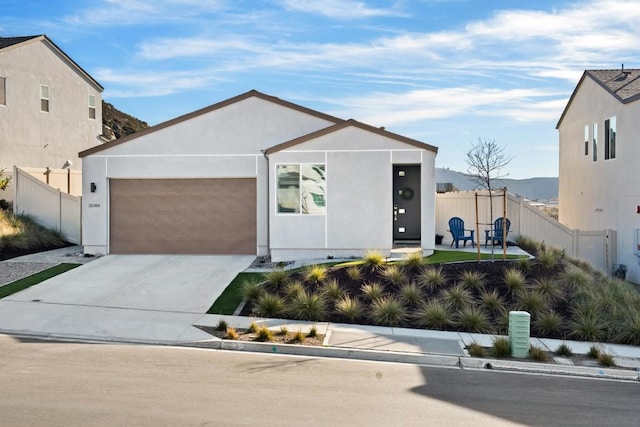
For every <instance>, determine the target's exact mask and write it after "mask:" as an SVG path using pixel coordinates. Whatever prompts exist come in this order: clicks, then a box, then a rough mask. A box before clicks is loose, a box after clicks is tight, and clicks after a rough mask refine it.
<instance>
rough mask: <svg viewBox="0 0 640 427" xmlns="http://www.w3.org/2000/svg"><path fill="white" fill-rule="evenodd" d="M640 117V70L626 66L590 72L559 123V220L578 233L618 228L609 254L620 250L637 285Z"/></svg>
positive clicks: (621, 259) (639, 266)
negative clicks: (579, 231) (625, 67)
mask: <svg viewBox="0 0 640 427" xmlns="http://www.w3.org/2000/svg"><path fill="white" fill-rule="evenodd" d="M639 119H640V69H624V67H623V68H622V69H618V70H588V71H585V72H584V74H583V75H582V78H581V79H580V81H579V82H578V85H577V87H576V88H575V90H574V92H573V94H572V95H571V98H570V99H569V102H568V103H567V106H566V107H565V109H564V111H563V113H562V116H561V117H560V120H559V121H558V125H557V129H558V130H559V135H560V184H559V201H560V212H559V220H560V222H561V223H563V224H564V225H566V226H568V227H570V228H574V229H582V230H615V235H616V238H615V239H610V242H609V245H608V247H607V249H606V250H608V251H615V253H616V255H617V263H618V264H624V265H625V266H626V267H627V269H628V270H627V271H628V273H627V279H628V280H630V281H632V282H635V283H640V264H639V261H640V246H639V245H640V241H639V234H640V231H639V230H640V188H639V187H638V182H640V168H638V162H640V145H638V143H637V142H638V138H639V137H640V120H639ZM612 234H613V233H612ZM616 240H617V241H616ZM609 273H611V271H609Z"/></svg>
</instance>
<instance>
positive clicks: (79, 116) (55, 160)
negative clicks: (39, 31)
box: [0, 35, 103, 198]
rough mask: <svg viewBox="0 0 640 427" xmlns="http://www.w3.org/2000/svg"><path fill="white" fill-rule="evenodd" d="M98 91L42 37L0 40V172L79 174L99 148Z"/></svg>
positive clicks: (2, 38) (100, 110) (99, 88)
mask: <svg viewBox="0 0 640 427" xmlns="http://www.w3.org/2000/svg"><path fill="white" fill-rule="evenodd" d="M102 91H103V88H102V86H101V85H100V84H99V83H98V82H97V81H96V80H95V79H93V78H92V77H91V76H90V75H89V74H88V73H87V72H86V71H85V70H83V69H82V68H81V67H80V66H79V65H78V64H76V63H75V62H74V61H73V60H72V59H71V58H70V57H69V56H67V55H66V54H65V53H64V52H63V51H62V50H61V49H60V48H59V47H58V46H56V45H55V44H54V43H53V42H52V41H51V40H50V39H49V38H48V37H47V36H44V35H39V36H28V37H0V153H2V154H1V155H0V169H6V172H8V173H10V172H11V171H12V168H13V166H14V165H15V166H22V167H31V168H46V167H49V168H51V169H60V168H63V167H67V168H69V167H71V168H73V169H78V170H79V169H80V159H79V157H78V152H79V151H82V150H85V149H87V148H90V147H92V146H95V145H97V144H99V143H101V142H102V141H101V140H99V139H98V138H99V136H100V135H101V134H102V99H101V93H102ZM8 194H9V193H8V192H6V193H3V194H2V197H3V198H6V196H8Z"/></svg>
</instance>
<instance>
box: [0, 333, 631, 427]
mask: <svg viewBox="0 0 640 427" xmlns="http://www.w3.org/2000/svg"><path fill="white" fill-rule="evenodd" d="M639 401H640V384H636V383H623V382H614V381H603V380H587V379H575V378H567V377H545V376H534V375H521V374H506V373H499V372H495V371H468V370H464V371H463V370H460V369H444V368H428V367H419V366H414V365H403V364H392V363H375V362H361V361H350V360H337V359H315V358H303V357H293V356H283V355H263V354H251V353H242V352H225V351H212V350H199V349H190V348H172V347H153V346H141V345H116V344H113V345H108V344H78V343H54V342H47V341H35V340H30V339H18V338H12V337H6V336H0V425H16V426H18V425H20V426H23V425H61V426H62V425H65V426H68V425H87V426H88V425H153V426H157V425H224V426H232V425H262V426H265V425H278V426H299V425H312V426H313V425H318V426H321V425H322V426H324V425H349V426H373V425H384V426H396V425H403V426H412V425H416V426H425V425H436V426H437V425H447V426H456V425H474V426H482V425H487V426H500V425H518V424H521V425H522V424H524V425H545V426H548V425H580V426H583V425H597V426H604V425H615V426H628V425H638V420H639V419H640V417H639V415H640V407H639V406H638V402H639Z"/></svg>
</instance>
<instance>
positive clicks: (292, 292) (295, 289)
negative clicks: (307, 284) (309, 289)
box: [284, 280, 305, 300]
mask: <svg viewBox="0 0 640 427" xmlns="http://www.w3.org/2000/svg"><path fill="white" fill-rule="evenodd" d="M304 291H305V289H304V285H303V284H302V282H301V281H299V280H292V281H291V282H289V283H287V285H286V286H285V288H284V294H285V295H286V296H287V298H288V299H289V300H292V299H294V298H295V297H297V296H298V295H300V294H301V293H303V292H304Z"/></svg>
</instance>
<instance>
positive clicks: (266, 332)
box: [256, 326, 273, 342]
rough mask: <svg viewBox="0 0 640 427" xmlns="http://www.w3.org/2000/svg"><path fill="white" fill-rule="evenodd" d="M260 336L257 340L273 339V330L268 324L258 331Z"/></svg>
mask: <svg viewBox="0 0 640 427" xmlns="http://www.w3.org/2000/svg"><path fill="white" fill-rule="evenodd" d="M257 334H258V336H257V337H256V340H257V341H263V342H266V341H271V340H272V339H273V332H271V330H270V329H269V328H267V327H266V326H261V327H260V328H259V329H258V332H257Z"/></svg>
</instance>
